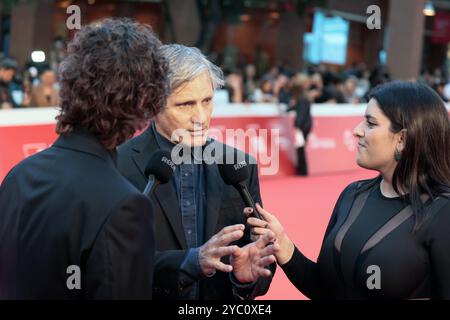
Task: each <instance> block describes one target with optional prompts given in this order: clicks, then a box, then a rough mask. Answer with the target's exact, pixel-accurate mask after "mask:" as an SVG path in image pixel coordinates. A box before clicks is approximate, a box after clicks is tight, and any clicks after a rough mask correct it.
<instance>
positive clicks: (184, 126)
mask: <svg viewBox="0 0 450 320" xmlns="http://www.w3.org/2000/svg"><path fill="white" fill-rule="evenodd" d="M213 94H214V90H213V86H212V82H211V78H210V76H209V74H208V73H207V72H204V73H202V74H201V75H199V76H198V77H197V78H195V79H194V80H192V81H189V82H186V83H184V84H182V85H181V86H180V87H178V88H176V89H175V90H174V91H173V92H172V93H171V94H170V96H169V98H168V99H167V106H166V108H165V109H164V110H163V111H162V112H161V113H159V114H158V115H157V116H156V129H157V130H158V132H159V133H160V134H161V135H163V136H164V137H166V138H167V139H169V140H171V141H173V142H175V143H178V142H183V144H186V145H189V146H192V147H197V146H202V145H204V144H205V143H206V139H207V137H208V129H209V123H210V121H211V114H212V111H213V103H212V98H213Z"/></svg>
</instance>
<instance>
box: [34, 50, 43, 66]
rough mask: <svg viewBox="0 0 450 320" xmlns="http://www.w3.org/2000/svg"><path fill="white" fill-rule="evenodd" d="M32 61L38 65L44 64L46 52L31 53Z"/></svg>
mask: <svg viewBox="0 0 450 320" xmlns="http://www.w3.org/2000/svg"><path fill="white" fill-rule="evenodd" d="M31 60H32V61H33V62H36V63H40V62H44V61H45V52H44V51H40V50H38V51H33V52H32V53H31Z"/></svg>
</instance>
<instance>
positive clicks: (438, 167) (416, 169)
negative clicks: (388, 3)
mask: <svg viewBox="0 0 450 320" xmlns="http://www.w3.org/2000/svg"><path fill="white" fill-rule="evenodd" d="M370 98H374V99H375V100H376V101H377V103H378V106H379V108H380V109H381V111H382V112H383V113H384V115H385V116H386V117H387V118H388V119H389V120H390V122H391V128H390V129H391V131H392V132H394V133H398V132H400V131H401V130H402V129H406V143H405V148H404V150H403V152H402V156H401V159H400V160H399V161H398V163H397V167H396V168H395V170H394V174H393V177H392V186H393V188H394V190H395V191H396V192H397V193H398V194H401V193H400V192H399V186H401V187H402V188H404V189H406V190H407V191H408V193H409V195H408V196H407V197H405V198H404V199H405V200H406V201H407V202H408V203H409V204H410V205H411V207H412V209H413V212H414V215H415V218H416V222H415V226H414V230H417V229H419V228H420V226H421V225H422V223H423V220H424V216H425V208H424V205H423V203H422V201H421V199H420V195H421V194H427V195H428V196H429V197H430V198H432V199H433V198H435V197H437V196H439V195H442V194H445V193H450V120H449V115H448V112H447V110H446V108H445V105H444V102H443V101H442V99H441V98H440V97H439V95H438V94H437V93H436V92H434V91H433V90H432V89H431V88H429V87H427V86H425V85H422V84H419V83H413V82H405V81H395V82H389V83H385V84H382V85H379V86H377V87H375V88H374V89H373V91H372V92H371V93H370ZM377 181H378V179H374V181H373V183H372V185H373V184H375V183H376V182H377Z"/></svg>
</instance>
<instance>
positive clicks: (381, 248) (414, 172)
mask: <svg viewBox="0 0 450 320" xmlns="http://www.w3.org/2000/svg"><path fill="white" fill-rule="evenodd" d="M364 118H365V119H364V120H363V121H362V122H361V123H359V124H358V125H357V126H356V128H355V129H354V131H353V135H354V136H355V138H357V139H358V156H357V163H358V165H359V166H361V167H363V168H366V169H369V170H376V171H378V172H379V173H380V174H379V176H378V177H376V178H374V179H370V180H364V181H357V182H354V183H351V184H350V185H349V186H347V187H346V188H345V189H344V191H343V192H342V193H341V195H340V197H339V199H338V201H337V203H336V205H335V208H334V211H333V213H332V215H331V219H330V221H329V224H328V227H327V229H326V232H325V236H324V239H323V243H322V247H321V250H320V254H319V257H318V259H317V262H313V261H311V260H309V259H308V258H307V257H305V256H304V255H303V254H302V253H301V252H300V250H298V248H297V247H296V246H295V245H294V244H293V242H292V241H291V240H290V239H289V236H288V235H287V234H286V233H285V231H284V229H283V226H282V225H281V224H280V222H279V221H278V219H277V218H276V217H275V216H274V215H272V214H271V213H269V212H268V211H266V210H264V209H262V208H261V207H260V206H257V209H258V211H259V212H260V214H261V215H262V217H263V218H264V220H265V221H263V220H259V219H256V218H249V219H248V223H249V224H250V225H251V226H252V233H253V234H254V235H261V234H263V233H265V232H266V230H267V228H268V229H270V230H272V231H273V232H274V233H275V234H276V237H277V241H278V242H279V244H280V250H279V252H278V254H277V255H276V258H277V262H278V264H279V265H280V266H281V268H282V269H283V271H284V272H285V273H286V275H287V276H288V278H289V280H290V281H291V282H292V283H293V284H294V285H295V286H296V287H297V289H298V290H300V291H301V292H302V293H303V294H305V295H306V296H307V297H309V298H311V299H450V254H449V252H450V232H449V231H450V123H449V117H448V113H447V110H446V108H445V105H444V103H443V101H442V100H441V99H440V98H439V96H438V95H437V94H436V93H435V92H434V91H432V90H431V89H430V88H428V87H426V86H423V85H420V84H416V83H410V82H391V83H386V84H383V85H381V86H378V87H377V88H375V89H374V91H373V92H372V95H371V99H370V101H369V103H368V105H367V109H366V113H365V117H364ZM246 212H247V213H248V212H251V209H250V208H246ZM373 275H375V276H376V277H379V279H378V280H374V279H373ZM371 277H372V278H371Z"/></svg>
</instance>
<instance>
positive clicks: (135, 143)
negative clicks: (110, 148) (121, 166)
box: [117, 129, 154, 157]
mask: <svg viewBox="0 0 450 320" xmlns="http://www.w3.org/2000/svg"><path fill="white" fill-rule="evenodd" d="M152 139H154V136H153V134H151V132H150V130H148V129H147V130H145V131H143V132H141V133H140V134H139V135H137V136H135V137H134V138H131V139H130V140H128V141H126V142H124V143H123V144H121V145H120V146H119V147H118V148H117V152H118V155H119V157H120V156H126V155H129V154H132V153H136V152H140V151H141V150H143V149H145V148H149V147H151V146H152V143H150V142H151V141H152Z"/></svg>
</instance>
